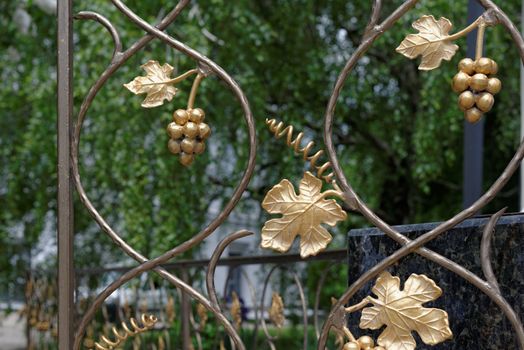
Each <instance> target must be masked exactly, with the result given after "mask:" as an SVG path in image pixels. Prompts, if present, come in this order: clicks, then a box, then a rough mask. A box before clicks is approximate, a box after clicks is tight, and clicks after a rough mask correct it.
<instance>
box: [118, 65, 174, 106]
mask: <svg viewBox="0 0 524 350" xmlns="http://www.w3.org/2000/svg"><path fill="white" fill-rule="evenodd" d="M141 68H142V69H144V70H145V71H146V76H141V77H136V78H135V79H133V81H131V82H130V83H127V84H124V86H125V87H126V88H127V89H128V90H129V91H131V92H132V93H134V94H135V95H138V94H147V96H146V98H145V100H144V101H143V102H142V107H144V108H153V107H158V106H161V105H163V104H164V100H168V101H171V100H172V99H173V96H175V94H176V93H177V91H178V89H177V88H175V87H174V86H173V85H172V84H173V82H172V79H171V73H172V72H173V67H171V65H169V64H167V63H166V64H164V65H163V66H161V65H160V64H159V63H158V62H157V61H153V60H149V61H147V62H146V63H144V64H143V65H142V66H141Z"/></svg>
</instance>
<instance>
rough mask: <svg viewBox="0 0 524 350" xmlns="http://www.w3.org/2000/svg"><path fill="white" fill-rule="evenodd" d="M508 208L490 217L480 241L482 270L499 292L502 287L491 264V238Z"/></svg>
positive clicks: (487, 279)
mask: <svg viewBox="0 0 524 350" xmlns="http://www.w3.org/2000/svg"><path fill="white" fill-rule="evenodd" d="M506 209H507V208H504V209H502V210H499V211H498V212H496V213H495V214H493V216H492V217H491V218H490V219H489V221H488V223H487V225H486V227H485V228H484V232H483V233H482V241H481V242H480V264H481V265H482V272H483V273H484V276H485V277H486V281H487V282H488V283H489V284H490V285H491V286H492V287H493V289H495V290H496V291H497V292H498V293H499V294H501V293H500V287H499V283H498V282H497V277H495V273H494V272H493V268H492V266H491V239H492V238H493V234H494V233H495V225H496V224H497V222H498V221H499V219H500V217H501V216H502V215H503V214H504V213H505V212H506Z"/></svg>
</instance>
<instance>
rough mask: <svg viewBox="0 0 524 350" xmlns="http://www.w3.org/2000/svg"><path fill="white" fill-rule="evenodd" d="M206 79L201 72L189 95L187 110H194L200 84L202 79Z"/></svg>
mask: <svg viewBox="0 0 524 350" xmlns="http://www.w3.org/2000/svg"><path fill="white" fill-rule="evenodd" d="M204 77H205V76H204V75H203V74H202V73H200V72H199V73H198V74H197V76H196V78H195V80H194V81H193V86H192V87H191V92H190V93H189V99H188V100H187V109H188V110H189V109H193V106H194V104H195V98H196V94H197V91H198V87H199V86H200V82H201V81H202V79H204Z"/></svg>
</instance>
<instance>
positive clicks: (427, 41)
mask: <svg viewBox="0 0 524 350" xmlns="http://www.w3.org/2000/svg"><path fill="white" fill-rule="evenodd" d="M488 23H489V22H488V21H487V20H486V19H485V17H484V16H480V17H479V18H477V19H476V20H475V21H474V22H473V23H471V24H470V25H469V26H468V27H466V28H465V29H463V30H461V31H459V32H457V33H455V34H451V35H450V34H449V31H450V30H451V28H452V27H453V24H452V23H451V21H450V20H449V19H447V18H445V17H441V18H440V19H439V20H438V21H437V20H436V19H435V17H433V16H431V15H430V16H427V15H425V16H422V17H420V18H419V19H418V20H416V21H415V22H414V23H413V25H412V26H413V28H415V29H416V30H418V33H417V34H409V35H408V36H406V38H405V39H404V40H403V41H402V42H401V43H400V45H399V46H398V47H397V49H396V51H397V52H398V53H400V54H402V55H404V56H406V57H408V58H410V59H414V58H416V57H418V56H419V55H420V56H422V62H421V63H420V66H419V67H418V68H419V69H420V70H432V69H435V68H438V67H439V66H440V64H441V62H442V60H446V61H449V60H451V59H452V58H453V56H454V55H455V53H456V52H457V50H458V48H459V47H458V45H456V44H453V41H454V40H457V39H459V38H461V37H463V36H465V35H467V34H468V33H469V32H471V31H472V30H474V29H476V28H477V27H478V28H479V33H481V34H479V35H484V28H485V27H486V26H487V25H488ZM479 50H480V51H482V41H478V40H477V52H478V51H479Z"/></svg>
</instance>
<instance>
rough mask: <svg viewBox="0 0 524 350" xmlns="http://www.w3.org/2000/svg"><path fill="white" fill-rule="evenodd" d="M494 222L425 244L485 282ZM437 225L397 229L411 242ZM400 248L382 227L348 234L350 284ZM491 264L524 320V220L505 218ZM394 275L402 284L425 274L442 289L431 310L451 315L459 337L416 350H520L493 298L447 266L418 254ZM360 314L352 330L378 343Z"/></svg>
mask: <svg viewBox="0 0 524 350" xmlns="http://www.w3.org/2000/svg"><path fill="white" fill-rule="evenodd" d="M488 220H489V217H479V218H474V219H470V220H466V221H464V222H463V223H462V224H460V225H458V226H457V227H455V228H453V229H452V230H450V231H448V232H446V233H444V234H442V235H441V236H440V237H438V238H437V239H435V240H434V241H432V242H430V243H429V244H427V245H426V247H427V248H429V249H431V250H434V251H436V252H438V253H439V254H442V255H444V256H445V257H447V258H449V259H451V260H453V261H455V262H456V263H458V264H461V265H462V266H464V267H465V268H467V269H469V270H470V271H472V272H474V273H475V274H477V275H478V276H481V277H482V278H484V276H483V274H482V268H481V265H480V241H481V238H482V231H483V228H484V226H485V225H486V224H487V222H488ZM437 225H438V223H425V224H415V225H403V226H396V227H395V228H396V229H397V230H398V231H400V232H401V233H402V234H404V235H406V236H407V237H409V238H410V239H415V238H417V237H418V236H420V235H421V234H423V233H425V232H427V231H429V230H431V229H433V228H434V227H436V226H437ZM399 247H400V246H399V245H398V244H397V243H396V242H395V241H393V240H392V239H390V238H389V237H387V236H385V235H384V234H383V233H382V232H381V231H380V230H378V229H377V228H366V229H356V230H351V231H349V234H348V251H349V252H348V253H349V254H348V256H349V283H350V284H351V283H352V282H353V281H354V280H355V279H356V278H358V277H359V276H360V275H361V274H362V273H363V272H364V271H366V270H368V269H369V268H371V267H373V266H374V265H375V264H376V263H377V262H379V261H381V260H382V259H384V258H385V257H386V256H388V255H389V254H391V253H393V252H394V251H395V250H396V249H398V248H399ZM491 260H492V265H493V270H494V272H495V275H496V276H497V279H498V282H499V284H500V287H501V290H502V293H503V295H504V297H505V298H506V299H507V300H508V301H509V303H510V304H511V305H512V306H513V307H514V308H515V310H516V312H517V314H518V315H519V316H520V318H521V320H524V215H523V214H514V215H505V216H503V217H501V218H500V220H499V222H498V224H497V226H496V228H495V235H494V237H493V244H492V259H491ZM389 271H390V272H391V273H392V274H394V275H397V276H399V277H400V278H401V281H402V287H403V282H404V281H405V280H406V279H407V278H408V277H409V275H410V274H411V273H418V274H426V275H427V276H428V277H430V278H431V279H433V280H434V281H435V282H436V283H437V284H438V285H439V286H440V287H441V288H442V290H443V295H442V296H441V297H440V298H439V299H437V300H436V301H434V302H430V303H427V304H424V305H425V306H428V307H438V308H441V309H444V310H446V311H447V312H448V314H449V322H450V328H451V330H452V331H453V334H454V338H453V339H452V340H450V341H446V342H444V343H441V344H438V345H435V346H429V345H425V344H424V343H422V341H421V340H420V338H419V337H418V335H416V333H413V334H414V336H415V339H416V341H417V349H453V350H455V349H456V350H459V349H460V350H469V349H472V350H473V349H475V350H487V349H490V350H495V349H497V350H500V349H504V350H506V349H518V348H517V344H516V342H515V336H514V335H513V330H512V328H511V324H510V323H509V322H508V321H507V320H506V319H505V317H504V314H503V313H502V312H501V311H500V310H499V309H498V307H497V306H496V305H494V303H492V302H491V301H490V299H489V298H488V297H487V296H486V295H484V294H483V293H482V292H480V291H479V290H478V289H476V288H475V287H474V286H472V285H470V284H469V283H468V282H467V281H465V280H463V279H462V278H460V277H459V276H456V275H455V274H453V273H452V272H449V271H448V270H446V269H444V268H443V267H441V266H439V265H437V264H435V263H433V262H431V261H429V260H426V259H424V258H422V257H420V256H418V255H416V254H411V255H408V256H407V257H405V258H404V259H402V260H401V261H400V262H399V263H398V264H396V265H394V266H392V267H391V268H389ZM371 287H372V283H369V284H368V285H367V286H366V287H365V288H363V289H362V290H361V291H359V292H358V293H357V294H356V295H355V297H354V298H353V299H352V300H351V303H355V302H358V301H360V300H362V298H363V297H365V296H366V295H369V293H370V290H371ZM359 317H360V312H357V313H355V314H353V315H352V316H350V327H351V329H352V331H354V333H358V334H359V335H364V334H369V335H372V336H373V337H374V338H375V339H377V337H378V335H379V334H380V332H381V331H382V330H383V328H382V329H381V330H378V331H371V330H359V329H358V322H359Z"/></svg>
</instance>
